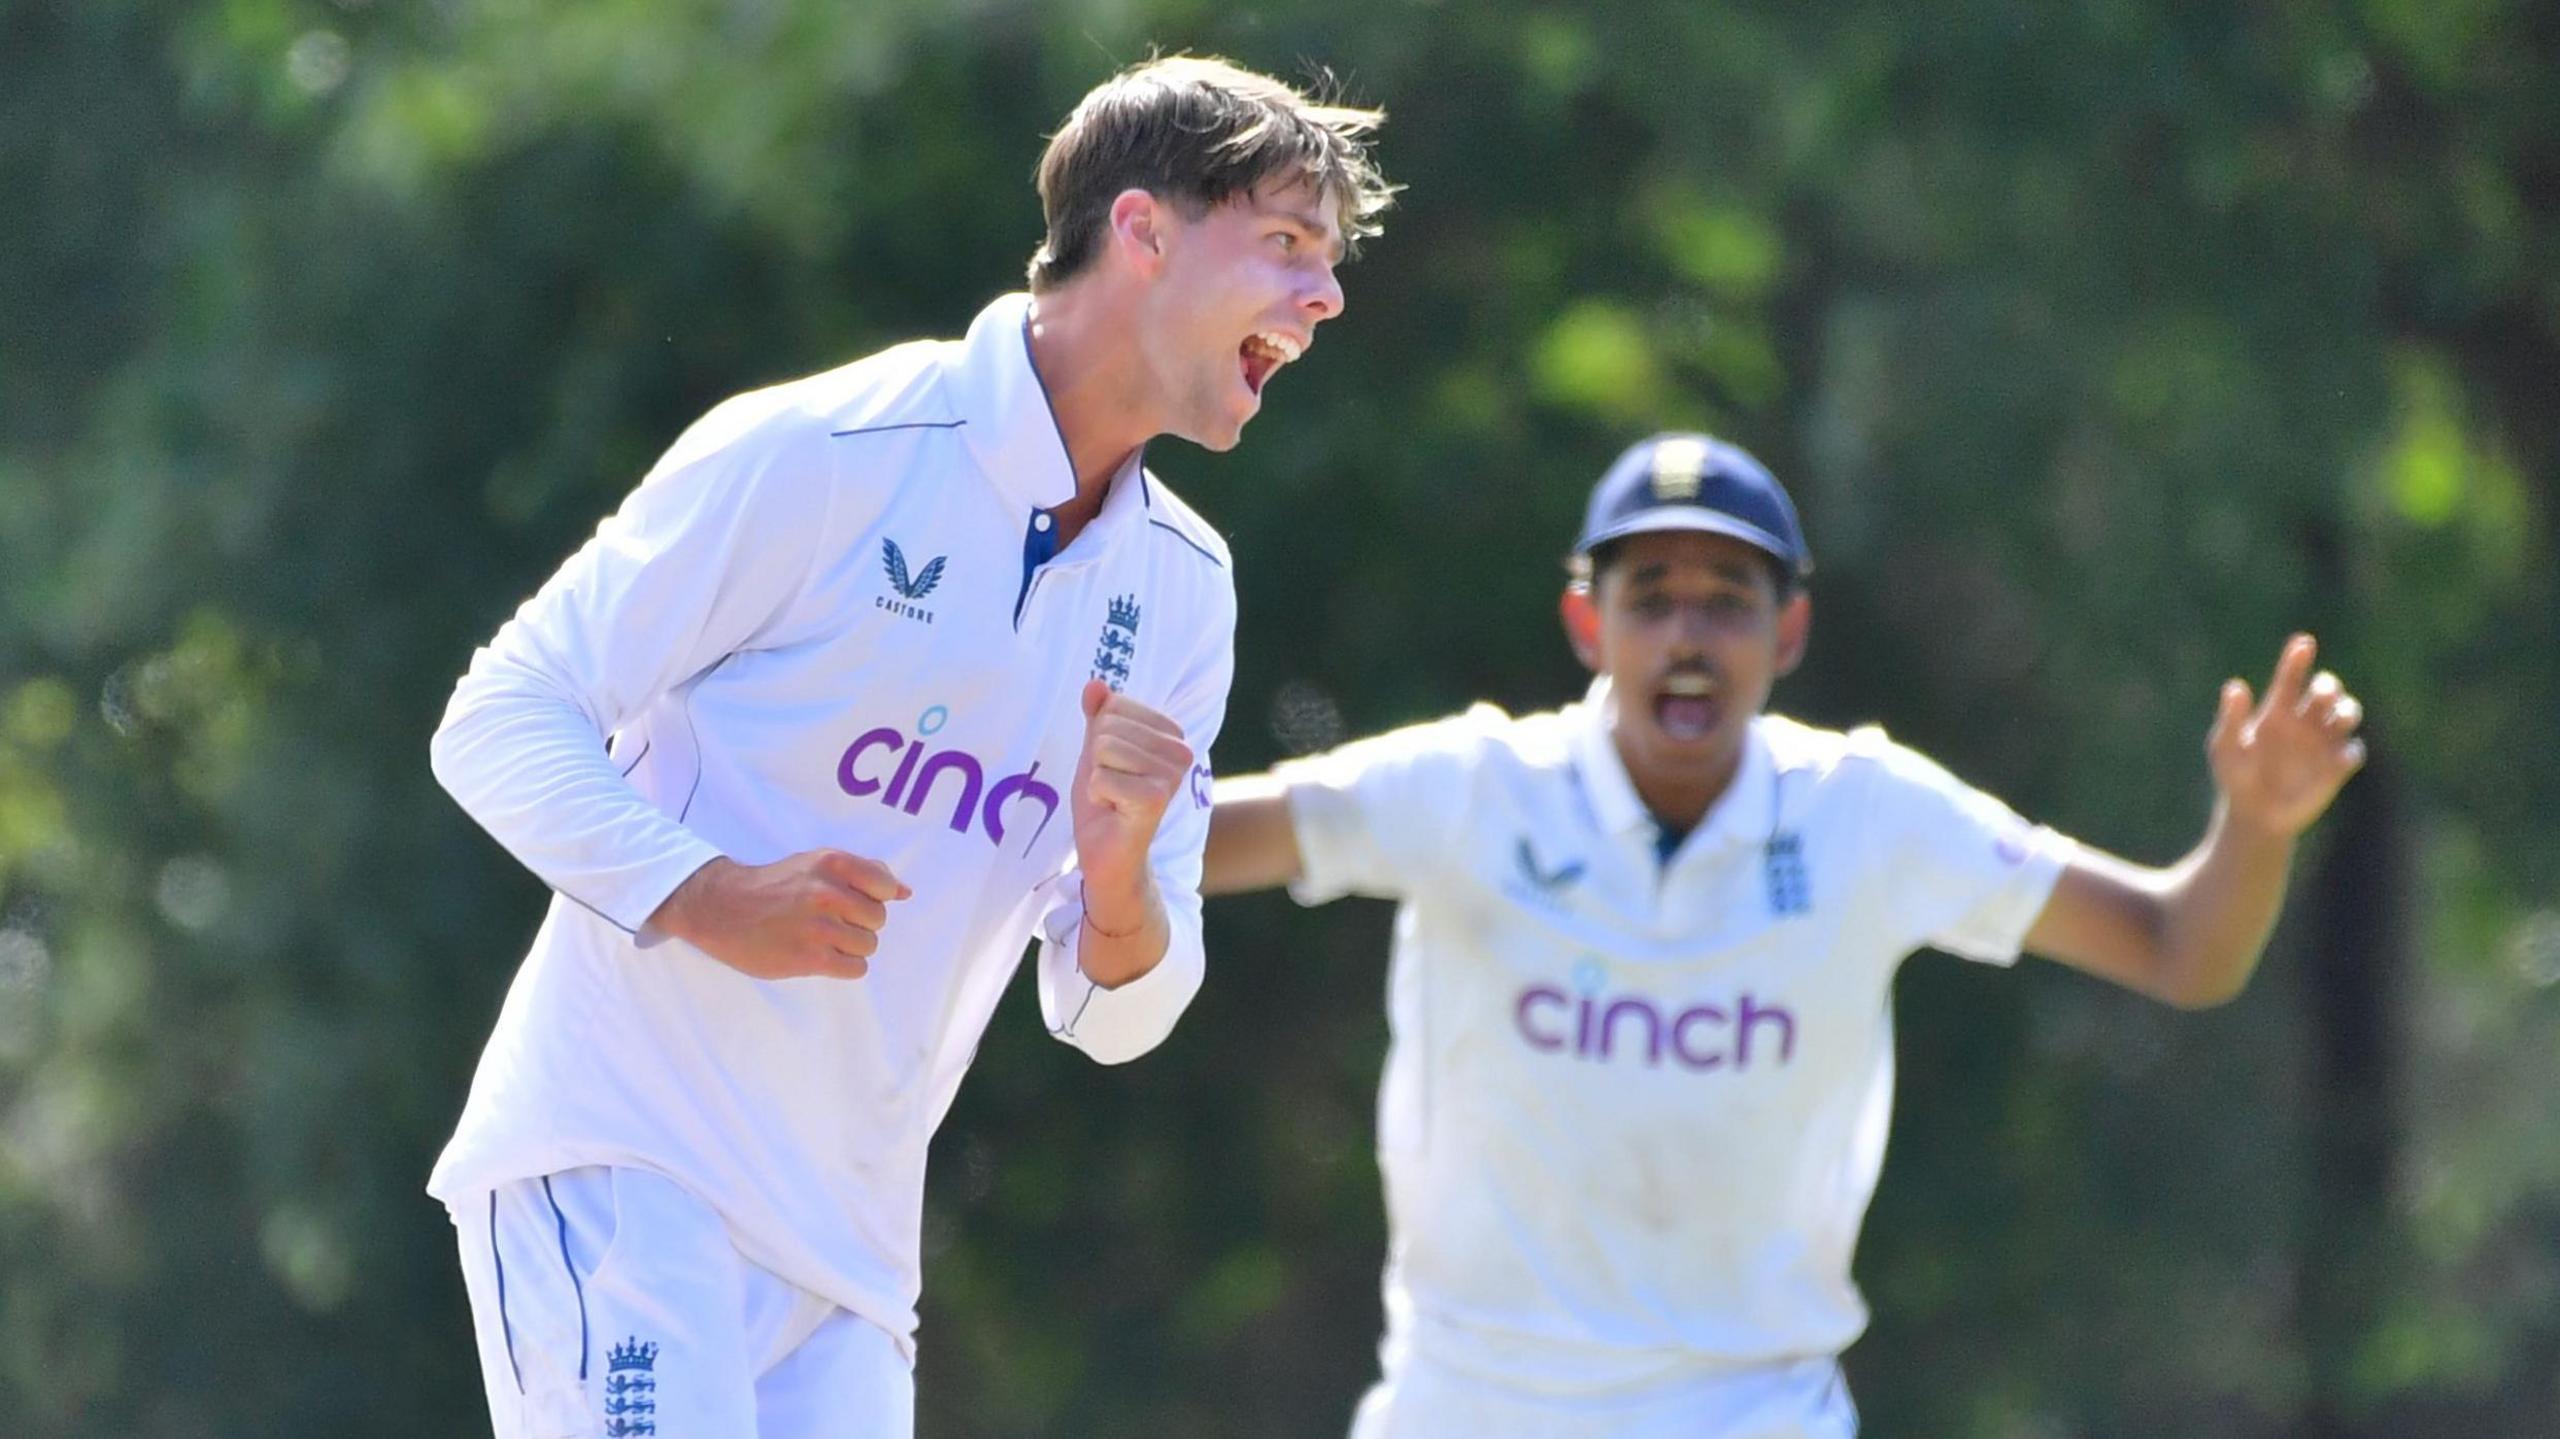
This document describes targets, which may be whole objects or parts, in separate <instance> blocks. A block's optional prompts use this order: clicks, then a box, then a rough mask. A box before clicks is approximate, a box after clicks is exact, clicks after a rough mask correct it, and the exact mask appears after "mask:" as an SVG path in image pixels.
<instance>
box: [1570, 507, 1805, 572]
mask: <svg viewBox="0 0 2560 1439" xmlns="http://www.w3.org/2000/svg"><path fill="white" fill-rule="evenodd" d="M1665 530H1685V531H1687V532H1689V533H1691V534H1701V535H1723V536H1724V537H1726V538H1727V539H1735V540H1740V541H1742V542H1743V543H1744V544H1746V545H1749V546H1751V547H1752V548H1753V549H1756V550H1760V551H1762V552H1764V553H1766V554H1767V555H1768V556H1769V557H1770V558H1771V559H1774V560H1776V561H1777V562H1778V563H1779V564H1781V565H1784V566H1786V567H1787V570H1788V571H1789V572H1790V573H1793V574H1802V573H1804V569H1805V566H1804V562H1803V561H1801V560H1799V559H1798V558H1796V556H1794V555H1792V554H1790V553H1788V552H1787V545H1786V541H1784V540H1781V539H1779V538H1778V537H1777V536H1776V535H1773V534H1771V533H1769V532H1768V531H1767V530H1764V529H1762V528H1760V527H1759V526H1758V525H1755V524H1753V523H1751V522H1750V521H1748V520H1738V519H1735V518H1734V517H1733V516H1731V515H1728V514H1723V513H1720V512H1718V511H1715V510H1702V509H1698V508H1696V507H1695V506H1691V505H1664V506H1662V507H1660V508H1658V509H1651V510H1646V511H1645V512H1644V513H1642V514H1637V515H1630V516H1628V517H1627V518H1626V519H1623V520H1621V521H1619V522H1618V523H1616V524H1614V525H1611V526H1609V527H1608V528H1606V529H1604V530H1601V531H1599V532H1598V533H1596V534H1589V535H1585V536H1583V537H1582V543H1581V544H1579V545H1576V546H1574V553H1575V554H1578V555H1587V554H1589V553H1591V552H1592V551H1593V550H1596V549H1598V548H1600V547H1601V546H1602V545H1605V544H1607V543H1609V542H1610V541H1611V540H1623V539H1625V538H1626V537H1627V536H1629V535H1649V534H1657V533H1660V532H1662V531H1665Z"/></svg>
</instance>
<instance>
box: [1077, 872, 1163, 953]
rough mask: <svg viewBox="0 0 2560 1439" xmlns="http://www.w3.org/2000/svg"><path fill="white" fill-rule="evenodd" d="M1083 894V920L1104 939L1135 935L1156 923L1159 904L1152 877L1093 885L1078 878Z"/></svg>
mask: <svg viewBox="0 0 2560 1439" xmlns="http://www.w3.org/2000/svg"><path fill="white" fill-rule="evenodd" d="M1079 883H1080V884H1081V885H1082V892H1083V895H1084V923H1085V927H1086V928H1087V929H1090V930H1092V931H1093V932H1094V933H1095V934H1096V935H1097V936H1099V937H1101V938H1103V939H1134V938H1136V937H1137V936H1138V935H1140V934H1143V933H1145V932H1146V930H1147V928H1148V927H1149V926H1150V925H1152V924H1154V923H1155V919H1156V916H1157V915H1158V914H1159V913H1161V912H1162V908H1163V907H1162V906H1161V905H1159V904H1158V903H1157V902H1156V887H1155V881H1154V879H1153V878H1152V877H1144V876H1142V877H1141V878H1140V879H1139V881H1138V882H1137V883H1136V884H1134V885H1115V884H1103V885H1096V884H1094V883H1093V882H1092V881H1090V880H1083V881H1079Z"/></svg>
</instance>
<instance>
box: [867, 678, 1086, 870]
mask: <svg viewBox="0 0 2560 1439" xmlns="http://www.w3.org/2000/svg"><path fill="white" fill-rule="evenodd" d="M950 721H951V711H949V710H948V709H945V708H943V707H942V706H941V705H935V706H934V707H933V708H931V709H929V710H926V711H925V712H924V713H923V714H921V715H918V716H917V717H916V733H917V735H918V736H920V738H916V739H912V740H911V739H909V738H907V736H906V733H905V732H904V731H902V730H894V729H891V728H889V727H888V726H886V725H883V726H881V727H880V728H878V729H873V730H865V731H863V732H862V734H861V736H860V737H859V738H857V739H855V740H854V742H853V743H851V744H849V745H847V746H845V750H844V757H843V758H841V759H839V760H837V761H836V787H837V788H839V789H841V790H843V791H844V792H845V793H846V794H849V795H852V796H853V797H854V798H856V799H860V798H861V797H863V796H864V795H871V794H876V795H878V796H880V802H881V803H882V804H885V805H888V806H890V807H891V808H893V809H903V810H905V811H906V812H907V813H909V814H922V813H924V807H925V806H926V805H927V804H942V803H946V802H947V803H949V804H950V806H951V832H952V833H953V834H967V833H968V832H969V829H970V826H971V825H972V824H975V825H976V826H977V827H979V828H981V829H984V830H985V831H986V833H987V843H989V844H994V845H1001V844H1003V843H1004V836H1005V830H1006V829H1007V828H1008V825H1009V826H1010V827H1011V828H1013V829H1014V830H1016V831H1019V830H1020V829H1021V827H1022V821H1023V820H1024V819H1025V818H1027V817H1028V816H1027V814H1025V813H1024V812H1021V811H1018V810H1017V809H1016V808H1015V806H1017V805H1036V806H1038V807H1039V809H1040V824H1039V827H1038V828H1036V829H1034V830H1032V831H1031V838H1030V839H1029V840H1028V841H1026V842H1025V843H1024V844H1023V846H1022V852H1023V853H1024V854H1029V853H1030V852H1031V846H1032V845H1034V844H1037V843H1039V841H1040V836H1041V835H1042V834H1043V833H1045V832H1046V831H1047V830H1048V828H1049V821H1051V820H1053V819H1055V818H1057V816H1058V792H1057V791H1056V790H1054V789H1051V788H1050V787H1049V786H1048V785H1047V784H1046V783H1044V782H1043V781H1042V780H1041V779H1040V762H1039V761H1038V760H1034V761H1032V762H1031V768H1029V769H1027V770H1024V771H1023V772H1022V773H1020V774H1014V775H1007V776H1005V777H1004V778H1002V779H1000V780H997V781H996V782H995V783H994V784H993V785H989V784H988V783H987V766H986V763H985V761H983V760H980V759H979V758H978V757H977V756H976V755H973V754H971V753H969V752H968V751H967V750H963V749H945V750H936V749H933V748H931V747H930V746H928V745H926V744H925V742H924V739H923V738H921V737H922V736H931V735H935V734H939V733H941V731H942V727H943V726H944V725H945V724H948V723H950ZM892 755H895V756H896V757H897V763H896V765H895V766H894V767H892V766H891V764H890V756H892ZM884 770H885V771H887V774H886V776H885V777H884V776H883V774H882V771H884ZM945 775H950V776H953V777H954V780H955V783H953V784H951V785H947V786H943V789H944V791H945V793H944V795H943V796H942V797H941V798H936V797H935V795H934V789H935V787H936V786H937V785H941V784H942V779H943V776H945ZM938 812H939V811H937V813H938Z"/></svg>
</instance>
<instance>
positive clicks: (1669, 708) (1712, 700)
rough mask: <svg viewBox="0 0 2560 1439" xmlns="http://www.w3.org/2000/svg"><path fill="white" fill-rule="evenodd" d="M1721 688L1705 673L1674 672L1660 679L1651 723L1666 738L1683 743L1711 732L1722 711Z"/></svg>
mask: <svg viewBox="0 0 2560 1439" xmlns="http://www.w3.org/2000/svg"><path fill="white" fill-rule="evenodd" d="M1723 692H1724V687H1723V686H1722V685H1720V684H1718V683H1716V679H1715V676H1713V675H1712V674H1709V673H1708V672H1706V671H1705V670H1695V669H1681V670H1674V671H1672V672H1671V673H1670V674H1667V675H1665V676H1663V677H1662V688H1661V689H1660V690H1659V691H1657V692H1656V693H1655V695H1654V697H1653V722H1654V725H1655V727H1656V728H1658V729H1660V730H1661V731H1662V733H1663V735H1664V736H1665V737H1667V738H1670V739H1674V740H1680V741H1684V742H1694V741H1697V740H1702V739H1705V738H1706V737H1707V736H1708V735H1710V734H1712V733H1714V732H1715V727H1716V717H1717V715H1718V714H1719V713H1721V712H1722V709H1723Z"/></svg>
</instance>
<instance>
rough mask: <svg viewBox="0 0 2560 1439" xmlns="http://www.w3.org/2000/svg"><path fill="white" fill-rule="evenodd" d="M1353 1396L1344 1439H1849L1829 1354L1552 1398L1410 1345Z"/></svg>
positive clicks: (1852, 1430)
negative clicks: (1363, 1393)
mask: <svg viewBox="0 0 2560 1439" xmlns="http://www.w3.org/2000/svg"><path fill="white" fill-rule="evenodd" d="M1382 1353H1383V1354H1384V1356H1385V1358H1386V1359H1387V1365H1386V1375H1385V1377H1384V1378H1382V1379H1380V1380H1379V1381H1378V1383H1377V1385H1376V1386H1375V1387H1374V1388H1372V1389H1371V1390H1370V1391H1369V1393H1368V1395H1367V1397H1365V1398H1363V1399H1362V1400H1361V1401H1360V1408H1359V1410H1358V1412H1357V1413H1355V1414H1354V1415H1353V1416H1352V1419H1351V1439H1856V1436H1857V1433H1858V1410H1857V1406H1856V1405H1855V1404H1853V1403H1851V1402H1850V1399H1849V1386H1848V1383H1847V1382H1846V1381H1845V1380H1844V1379H1843V1378H1842V1377H1841V1374H1840V1366H1839V1364H1838V1363H1836V1362H1834V1361H1833V1360H1830V1359H1804V1360H1799V1361H1796V1362H1795V1363H1792V1364H1780V1365H1773V1366H1771V1367H1768V1368H1765V1369H1745V1370H1738V1371H1720V1372H1717V1373H1713V1374H1706V1375H1696V1376H1691V1377H1688V1378H1683V1379H1674V1380H1670V1381H1667V1382H1664V1383H1660V1384H1656V1385H1649V1386H1647V1387H1646V1388H1645V1389H1643V1390H1642V1391H1639V1392H1630V1393H1611V1394H1588V1395H1571V1396H1565V1395H1555V1394H1542V1393H1532V1392H1527V1391H1524V1390H1521V1389H1517V1388H1513V1387H1511V1386H1508V1385H1504V1384H1500V1383H1496V1382H1489V1381H1487V1380H1484V1379H1481V1378H1477V1377H1475V1376H1472V1375H1467V1374H1463V1373H1460V1372H1459V1371H1457V1370H1455V1369H1452V1368H1450V1367H1449V1366H1447V1365H1445V1364H1440V1363H1436V1362H1434V1361H1433V1360H1431V1359H1429V1358H1426V1357H1424V1356H1422V1355H1420V1354H1417V1353H1415V1352H1413V1351H1412V1350H1410V1349H1405V1350H1403V1351H1402V1352H1397V1346H1395V1345H1394V1344H1393V1343H1390V1344H1389V1345H1387V1346H1385V1347H1384V1349H1383V1350H1382Z"/></svg>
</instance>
